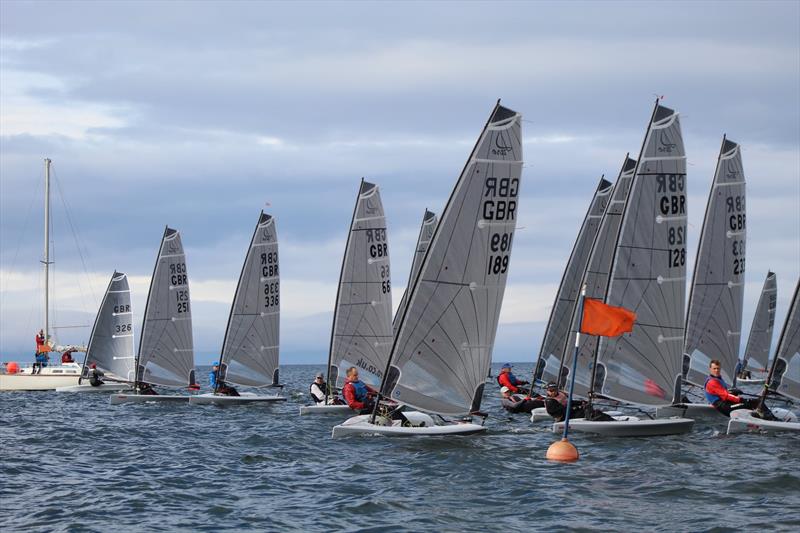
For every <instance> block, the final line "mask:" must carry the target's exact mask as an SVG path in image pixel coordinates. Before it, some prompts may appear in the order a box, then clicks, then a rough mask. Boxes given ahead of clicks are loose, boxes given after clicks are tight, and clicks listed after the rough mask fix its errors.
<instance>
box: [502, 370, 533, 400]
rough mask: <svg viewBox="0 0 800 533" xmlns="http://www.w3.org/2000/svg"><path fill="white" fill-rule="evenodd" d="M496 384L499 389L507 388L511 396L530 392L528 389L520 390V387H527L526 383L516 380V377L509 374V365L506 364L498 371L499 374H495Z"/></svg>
mask: <svg viewBox="0 0 800 533" xmlns="http://www.w3.org/2000/svg"><path fill="white" fill-rule="evenodd" d="M497 384H498V385H500V387H501V388H502V387H508V390H510V391H511V393H512V394H516V393H518V392H519V393H522V394H528V392H530V391H529V390H528V389H523V388H520V385H527V384H528V382H527V381H523V380H520V379H517V377H516V376H515V375H514V374H512V373H511V363H506V364H504V365H503V368H501V369H500V373H499V374H497Z"/></svg>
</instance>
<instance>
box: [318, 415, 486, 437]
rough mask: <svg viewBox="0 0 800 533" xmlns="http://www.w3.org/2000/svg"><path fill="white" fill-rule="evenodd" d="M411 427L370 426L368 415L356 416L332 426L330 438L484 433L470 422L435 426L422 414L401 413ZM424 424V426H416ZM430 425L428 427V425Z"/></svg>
mask: <svg viewBox="0 0 800 533" xmlns="http://www.w3.org/2000/svg"><path fill="white" fill-rule="evenodd" d="M403 414H404V415H405V416H406V417H407V418H408V419H409V420H410V421H411V423H412V424H414V425H412V426H401V425H400V421H398V420H392V421H387V420H386V419H383V420H384V422H388V423H390V424H391V425H380V424H379V423H376V424H370V422H369V419H370V415H358V416H354V417H352V418H349V419H347V420H346V421H344V422H343V423H341V424H339V425H338V426H334V428H333V432H332V434H331V436H332V437H333V438H334V439H338V438H341V437H348V436H352V435H384V436H387V437H421V436H426V437H431V436H436V437H446V436H453V435H474V434H476V433H483V432H485V431H486V428H485V427H484V426H481V425H478V424H473V423H471V422H468V423H461V422H453V423H451V424H446V425H436V424H435V422H434V420H433V418H431V417H430V416H428V415H426V414H424V413H412V412H409V413H403ZM417 424H424V425H417ZM429 424H430V425H429Z"/></svg>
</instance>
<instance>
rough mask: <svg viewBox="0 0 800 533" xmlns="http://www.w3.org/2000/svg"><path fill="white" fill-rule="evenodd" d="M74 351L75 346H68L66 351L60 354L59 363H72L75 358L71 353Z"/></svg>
mask: <svg viewBox="0 0 800 533" xmlns="http://www.w3.org/2000/svg"><path fill="white" fill-rule="evenodd" d="M76 351H77V350H75V348H70V349H69V350H67V351H66V352H64V353H62V354H61V364H62V365H63V364H67V363H74V362H75V359H73V358H72V353H73V352H76Z"/></svg>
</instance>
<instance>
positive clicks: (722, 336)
mask: <svg viewBox="0 0 800 533" xmlns="http://www.w3.org/2000/svg"><path fill="white" fill-rule="evenodd" d="M719 185H727V186H726V187H724V188H722V187H719ZM745 248H746V213H745V176H744V170H743V167H742V158H741V151H740V149H739V145H738V144H736V143H735V142H733V141H731V140H730V139H727V138H723V140H722V146H721V147H720V154H719V159H718V161H717V168H716V171H715V172H714V179H713V180H712V184H711V190H710V192H709V195H708V203H707V205H706V213H705V218H704V220H703V228H702V230H701V233H700V243H699V245H698V248H697V260H696V261H695V268H694V275H693V282H692V288H691V292H690V296H689V310H688V312H687V314H686V341H685V342H686V345H685V347H684V359H685V361H684V365H685V366H686V365H687V364H688V367H686V375H685V376H684V378H685V379H686V381H688V382H689V383H692V384H694V385H696V386H702V385H703V384H704V382H705V378H706V376H707V375H708V366H709V364H710V362H711V360H712V359H717V360H719V361H720V363H721V371H722V378H723V379H724V380H725V381H726V382H728V383H733V377H734V373H735V371H736V366H737V363H738V362H739V338H738V337H734V336H732V335H729V334H728V332H731V331H736V332H738V331H740V330H741V329H742V307H743V304H744V286H743V282H744V272H745Z"/></svg>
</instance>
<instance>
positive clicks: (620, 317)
mask: <svg viewBox="0 0 800 533" xmlns="http://www.w3.org/2000/svg"><path fill="white" fill-rule="evenodd" d="M634 321H636V313H634V312H633V311H631V310H629V309H625V308H624V307H614V306H611V305H606V304H604V303H603V302H601V301H600V300H595V299H593V298H584V300H583V321H582V322H581V333H588V334H589V335H599V336H601V337H616V336H618V335H622V334H623V333H627V332H628V331H633V323H634Z"/></svg>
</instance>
